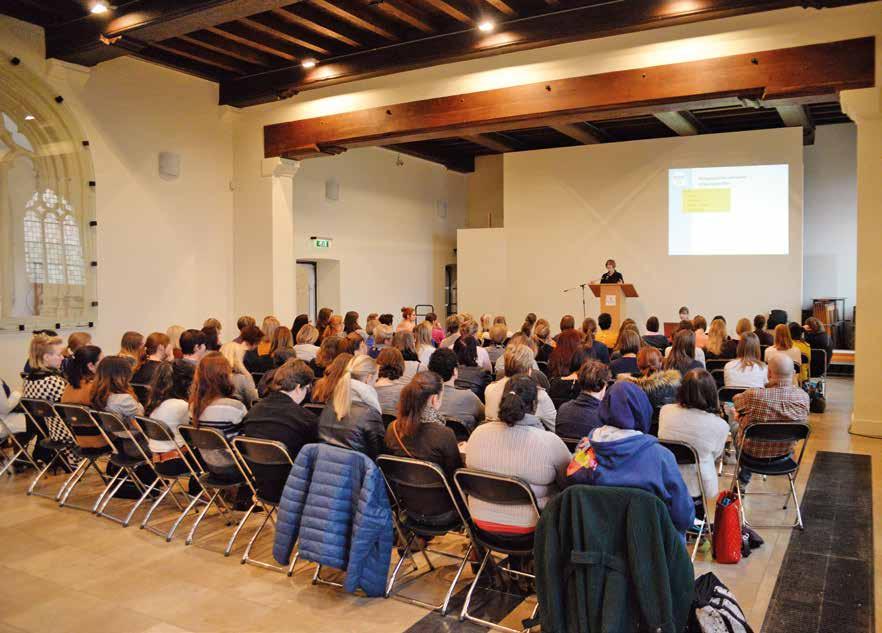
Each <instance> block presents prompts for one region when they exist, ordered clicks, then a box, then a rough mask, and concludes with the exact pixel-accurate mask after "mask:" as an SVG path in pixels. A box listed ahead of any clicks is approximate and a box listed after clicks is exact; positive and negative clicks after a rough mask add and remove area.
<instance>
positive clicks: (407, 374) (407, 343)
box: [392, 330, 420, 382]
mask: <svg viewBox="0 0 882 633" xmlns="http://www.w3.org/2000/svg"><path fill="white" fill-rule="evenodd" d="M392 347H394V348H395V349H397V350H398V351H399V352H401V356H402V357H403V358H404V380H405V382H410V379H411V378H413V377H414V376H416V374H417V372H418V371H419V370H420V360H419V356H417V351H416V342H415V341H414V339H413V332H410V331H408V330H398V331H397V332H395V334H393V335H392Z"/></svg>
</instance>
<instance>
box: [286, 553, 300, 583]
mask: <svg viewBox="0 0 882 633" xmlns="http://www.w3.org/2000/svg"><path fill="white" fill-rule="evenodd" d="M298 558H300V552H299V551H296V552H294V553H293V554H292V555H291V564H290V565H288V577H289V578H290V577H291V576H293V575H294V565H296V564H297V559H298Z"/></svg>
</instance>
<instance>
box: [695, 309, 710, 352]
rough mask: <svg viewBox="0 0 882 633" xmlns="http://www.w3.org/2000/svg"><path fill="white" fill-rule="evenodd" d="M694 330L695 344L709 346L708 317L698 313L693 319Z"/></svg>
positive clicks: (700, 346)
mask: <svg viewBox="0 0 882 633" xmlns="http://www.w3.org/2000/svg"><path fill="white" fill-rule="evenodd" d="M692 331H693V332H695V346H696V347H699V348H701V349H704V348H705V347H706V346H707V319H705V318H704V317H703V316H701V315H700V314H696V315H695V317H693V319H692Z"/></svg>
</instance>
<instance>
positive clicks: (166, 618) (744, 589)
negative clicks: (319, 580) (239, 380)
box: [0, 379, 882, 633]
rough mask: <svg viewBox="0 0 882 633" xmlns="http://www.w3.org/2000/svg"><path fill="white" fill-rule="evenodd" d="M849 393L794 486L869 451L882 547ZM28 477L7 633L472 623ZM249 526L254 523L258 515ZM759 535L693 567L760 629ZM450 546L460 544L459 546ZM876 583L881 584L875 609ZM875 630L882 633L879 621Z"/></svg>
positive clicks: (766, 580)
mask: <svg viewBox="0 0 882 633" xmlns="http://www.w3.org/2000/svg"><path fill="white" fill-rule="evenodd" d="M851 390H852V383H851V381H850V380H848V379H833V380H831V381H830V382H829V390H828V408H827V413H826V414H824V415H823V416H812V438H811V441H810V444H809V448H808V452H807V455H806V459H805V466H806V467H805V468H804V469H803V471H802V472H801V474H800V477H799V488H800V492H801V491H802V489H803V488H804V486H805V482H806V480H807V478H808V474H809V470H810V466H811V463H812V462H813V460H814V457H815V454H816V452H817V451H819V450H824V451H834V452H845V453H860V454H867V455H872V457H873V461H874V462H876V463H874V464H873V477H872V481H873V486H872V487H873V491H872V492H873V507H874V513H875V514H874V518H875V519H876V520H875V521H874V530H875V535H874V538H875V542H876V543H882V521H880V520H879V512H880V508H882V496H880V495H882V492H880V491H882V480H880V478H882V475H880V471H879V469H878V462H877V460H878V458H879V457H880V455H882V440H874V439H869V438H861V437H854V436H850V435H849V434H848V432H847V430H848V422H849V415H850V408H851ZM29 476H30V474H29V473H28V474H27V477H25V476H22V477H19V478H16V479H12V480H4V481H0V544H2V545H0V633H6V632H17V633H18V632H21V631H33V632H43V631H52V632H53V633H64V632H66V631H77V632H81V631H91V630H102V631H120V632H131V633H140V632H151V633H153V632H160V631H171V632H174V631H194V632H196V631H206V632H214V631H218V632H220V631H237V632H246V631H297V632H299V631H310V632H316V633H324V632H327V633H331V632H334V633H339V632H348V631H353V632H356V631H358V632H371V631H377V632H380V631H383V632H387V631H392V632H396V631H404V630H406V629H409V628H411V627H413V629H412V630H420V631H474V630H476V629H475V628H474V627H465V626H462V625H459V624H458V623H457V622H456V619H455V618H453V617H448V618H446V619H445V620H443V621H442V620H441V619H440V618H437V617H429V618H425V616H426V615H427V612H426V611H425V610H424V609H421V608H420V607H416V606H412V605H410V604H406V603H404V602H401V601H398V600H383V599H367V598H359V597H355V596H350V595H347V594H344V593H342V592H341V591H339V590H337V589H334V588H331V587H321V586H313V585H312V584H311V582H310V580H311V578H312V571H313V570H312V568H311V567H309V566H306V564H305V563H304V564H300V565H298V568H297V571H296V572H295V574H294V576H293V577H292V578H288V577H286V576H285V575H284V574H280V573H276V572H273V571H270V570H266V569H262V568H258V567H254V566H251V565H246V566H242V565H240V564H239V558H240V557H241V554H242V551H243V549H244V546H245V543H246V542H247V541H246V538H250V534H251V533H250V531H249V530H246V532H245V533H244V534H243V537H246V538H242V539H240V541H239V542H238V544H237V547H236V549H235V550H234V552H233V554H232V555H231V556H230V557H229V558H224V556H223V555H222V553H221V552H222V549H223V544H224V539H225V537H226V535H227V534H228V530H229V528H227V527H225V526H224V525H223V524H222V523H221V522H220V521H219V520H218V519H212V520H211V521H208V520H207V521H206V523H205V525H204V530H202V531H201V532H200V534H197V542H196V543H194V544H193V545H192V546H189V547H186V546H184V542H183V537H184V536H185V532H184V531H181V532H179V533H178V535H176V537H175V539H174V540H173V541H172V542H171V543H166V542H165V540H164V539H162V538H160V537H158V536H156V535H155V534H152V533H151V532H148V531H146V530H139V529H138V527H137V524H135V525H133V526H131V527H129V528H126V529H123V528H121V527H120V526H119V525H118V524H115V523H113V522H111V521H108V520H105V519H99V518H96V517H94V516H92V515H90V514H89V513H87V512H81V511H77V510H72V509H66V508H65V509H59V508H58V507H57V505H56V504H54V503H53V502H51V501H50V500H48V499H43V498H39V497H27V496H25V495H24V488H25V487H26V479H28V478H29ZM57 482H58V480H57V479H56V480H55V481H53V482H51V483H52V484H53V485H57ZM763 488H769V489H775V490H779V489H780V490H782V491H783V490H784V488H783V482H773V481H771V480H770V481H769V482H766V483H763V482H762V481H761V480H759V479H758V478H757V480H756V481H755V482H754V484H752V488H751V489H752V490H762V489H763ZM92 490H94V488H91V489H89V488H87V487H85V486H84V487H83V492H84V494H83V495H81V496H80V500H81V501H85V500H86V497H87V496H88V493H90V492H91V491H92ZM748 499H749V500H750V498H749V497H748ZM755 499H757V498H756V497H755ZM74 501H75V500H74ZM116 503H117V502H114V504H116ZM749 503H750V504H751V505H750V506H749V508H750V509H752V510H753V511H754V512H755V513H758V514H762V513H765V512H778V513H780V505H778V506H777V507H778V509H777V510H776V509H773V508H774V506H776V505H777V501H772V500H769V499H764V500H763V501H762V505H760V504H759V503H757V502H755V501H749ZM123 507H124V505H123V503H122V502H120V503H119V504H118V505H116V507H115V508H113V507H111V509H115V510H117V511H121V509H122V508H123ZM160 518H162V517H160ZM253 526H254V528H256V526H257V522H255V523H254V524H253ZM186 527H188V526H187V525H186V524H185V526H182V530H183V529H185V528H186ZM760 533H761V535H762V536H763V538H764V539H765V540H766V544H765V545H764V546H763V547H762V548H761V549H759V550H755V551H754V553H753V555H751V556H750V557H749V558H747V559H745V560H743V561H742V562H741V563H740V564H738V565H728V566H727V565H717V564H715V563H713V562H711V561H710V557H709V555H706V556H704V557H703V558H704V559H705V560H701V561H698V562H696V574H700V573H703V572H705V571H708V570H712V571H714V573H716V574H717V575H718V576H719V577H720V578H721V580H722V581H723V582H725V583H726V584H727V585H729V587H730V588H731V589H732V590H733V591H734V592H735V594H736V595H737V596H738V599H739V601H740V602H741V604H742V606H743V607H744V608H745V610H746V612H747V614H748V617H749V620H750V622H751V624H752V625H753V626H754V627H755V628H756V630H757V631H759V629H760V626H761V624H762V622H763V618H764V616H765V612H766V610H767V608H768V603H769V599H770V597H771V595H772V591H773V589H774V586H775V581H776V579H777V574H778V570H779V568H780V566H781V561H782V559H783V557H784V554H785V551H786V548H787V543H788V541H789V538H790V531H788V530H762V531H761V532H760ZM446 545H447V546H448V547H450V548H453V549H458V547H459V544H458V543H457V542H453V541H448V542H446ZM256 554H257V556H258V557H261V558H262V559H263V560H269V542H265V543H263V545H262V546H259V547H258V548H257V551H256ZM699 557H700V558H702V554H699ZM874 567H875V570H876V572H877V575H878V572H879V570H880V569H882V557H880V555H879V554H878V553H876V554H875V556H874ZM452 573H453V572H452V568H443V569H441V570H440V571H438V572H436V573H435V574H433V575H430V576H429V577H428V578H427V579H426V580H425V581H420V582H418V583H415V584H414V585H413V587H411V589H410V591H411V592H418V593H421V594H422V595H423V597H428V598H430V599H434V598H436V597H437V596H438V595H439V594H440V593H441V591H443V589H442V585H441V580H442V579H449V578H450V577H451V576H452ZM880 585H882V583H879V582H877V583H876V594H875V596H876V607H877V609H876V610H877V611H878V606H879V604H880V602H879V599H880V595H882V591H880ZM426 594H430V595H426ZM528 606H529V605H527V604H524V605H521V606H520V607H518V608H517V610H516V612H515V613H512V614H511V615H510V616H509V618H508V620H509V622H511V623H514V622H515V621H516V620H517V618H518V617H519V616H520V614H521V613H522V612H524V611H527V613H526V614H525V615H528V614H529V613H528V612H529V608H528ZM414 625H416V626H414ZM876 631H877V632H880V633H882V627H880V626H879V624H877V626H876Z"/></svg>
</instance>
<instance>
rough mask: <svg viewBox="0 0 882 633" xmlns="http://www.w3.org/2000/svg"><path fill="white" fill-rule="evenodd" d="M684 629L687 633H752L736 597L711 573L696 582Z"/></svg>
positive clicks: (700, 577)
mask: <svg viewBox="0 0 882 633" xmlns="http://www.w3.org/2000/svg"><path fill="white" fill-rule="evenodd" d="M687 630H688V632H689V633H753V629H752V628H750V625H749V624H748V623H747V618H746V617H745V616H744V611H742V610H741V607H740V606H739V604H738V601H737V600H736V599H735V596H734V595H732V592H731V591H729V588H728V587H727V586H726V585H724V584H723V583H722V582H720V579H719V578H717V577H716V576H715V575H714V574H712V573H711V572H708V573H706V574H704V575H702V576H699V577H698V578H696V580H695V602H693V604H692V613H691V614H690V616H689V626H688V627H687Z"/></svg>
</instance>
